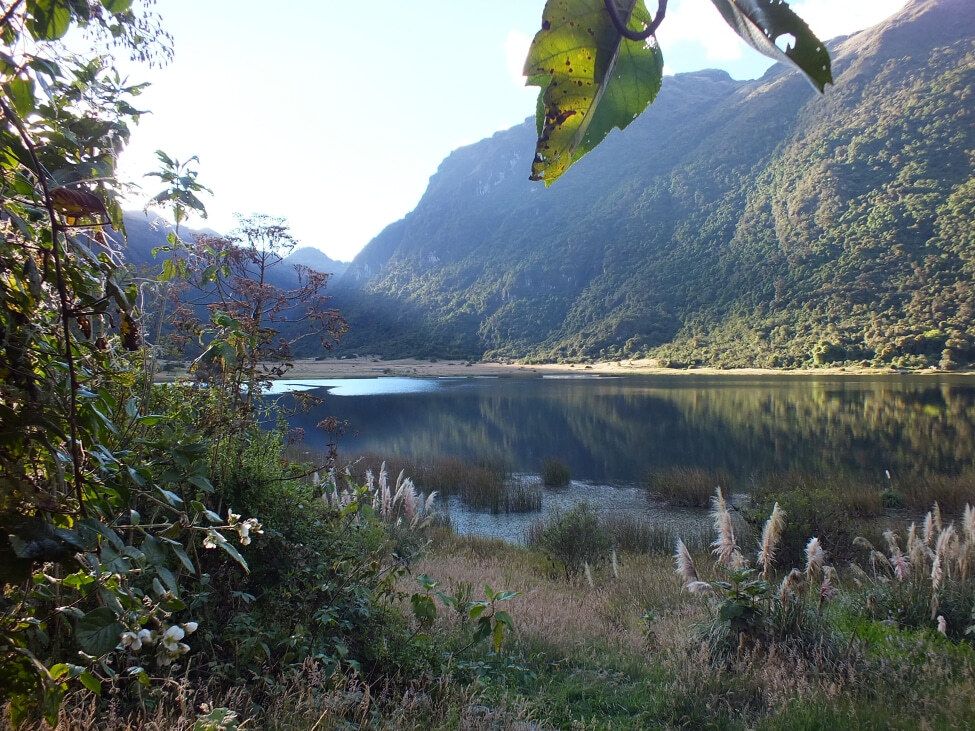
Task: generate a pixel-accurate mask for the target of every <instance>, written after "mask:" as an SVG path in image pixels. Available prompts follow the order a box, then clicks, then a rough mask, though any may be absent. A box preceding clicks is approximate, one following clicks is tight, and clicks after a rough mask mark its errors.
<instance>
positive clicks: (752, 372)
mask: <svg viewBox="0 0 975 731" xmlns="http://www.w3.org/2000/svg"><path fill="white" fill-rule="evenodd" d="M185 375H186V371H185V370H184V369H183V368H182V367H179V368H178V369H175V370H170V371H163V372H160V373H159V374H158V375H157V379H156V380H157V381H172V380H175V379H177V378H180V377H183V376H185ZM390 376H395V377H412V378H451V377H453V378H457V377H464V376H470V377H491V378H504V377H520V378H526V377H527V378H533V377H534V378H541V377H543V376H667V377H672V378H687V377H700V376H708V377H726V378H732V377H735V376H749V377H755V376H760V377H768V378H783V377H799V378H808V377H822V376H839V377H861V376H921V377H924V376H928V377H931V376H941V377H943V376H952V377H956V376H962V377H972V376H975V371H972V370H964V371H942V370H936V369H926V370H920V371H903V370H896V369H893V368H845V367H841V368H798V369H793V370H784V369H774V368H715V367H702V368H692V369H674V368H660V367H658V366H656V365H655V364H654V362H653V361H648V360H623V361H610V362H601V363H539V364H524V363H498V362H482V361H478V362H472V361H464V360H438V361H429V360H419V359H416V358H401V359H396V360H380V359H378V358H370V357H359V358H328V359H325V360H316V359H312V358H305V359H300V360H296V361H294V368H292V369H291V370H290V371H288V373H287V375H286V376H285V379H286V380H297V379H301V378H315V379H318V378H380V377H390Z"/></svg>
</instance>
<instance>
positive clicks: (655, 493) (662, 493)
mask: <svg viewBox="0 0 975 731" xmlns="http://www.w3.org/2000/svg"><path fill="white" fill-rule="evenodd" d="M730 482H731V478H730V476H729V475H728V473H726V472H723V471H720V470H709V469H705V468H703V467H674V468H671V469H667V470H661V471H659V472H654V473H653V474H651V475H650V477H648V478H647V492H648V494H649V495H650V496H651V497H652V498H654V499H655V500H661V501H663V502H665V503H667V504H668V505H674V506H679V507H687V508H707V507H709V506H710V505H711V496H712V495H714V491H715V489H717V488H718V487H723V488H724V489H725V490H727V489H729V486H730Z"/></svg>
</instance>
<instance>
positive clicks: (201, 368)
mask: <svg viewBox="0 0 975 731" xmlns="http://www.w3.org/2000/svg"><path fill="white" fill-rule="evenodd" d="M296 244H297V242H296V241H295V239H294V238H293V237H292V235H291V232H290V231H289V229H288V226H287V224H286V223H285V222H284V220H283V219H280V218H274V217H272V216H267V215H253V216H249V217H241V218H240V219H239V228H238V229H237V231H235V232H234V233H232V234H231V235H230V236H228V237H226V238H219V237H210V236H202V237H200V238H199V239H198V240H197V241H196V242H195V243H193V244H190V245H185V246H182V247H180V248H177V249H176V250H175V251H174V252H173V253H174V258H172V259H170V260H169V261H168V262H167V264H166V273H165V274H164V278H169V277H171V276H173V275H175V274H177V273H178V274H179V275H180V276H182V277H184V278H185V281H186V286H185V287H184V288H182V290H181V291H178V292H174V294H175V297H176V311H175V315H174V318H173V320H174V326H175V327H176V328H177V332H178V333H179V335H180V336H181V342H182V344H184V345H185V344H188V343H190V342H193V341H197V342H200V343H202V344H203V348H204V349H203V352H202V354H201V355H200V356H199V357H198V358H197V359H196V360H195V361H194V363H193V365H192V370H193V371H194V373H195V374H196V376H197V378H199V379H201V380H204V381H207V382H219V383H221V384H223V385H224V387H226V388H228V389H229V390H230V391H231V392H233V393H234V394H237V395H239V398H240V400H241V401H242V402H243V404H244V405H246V406H248V407H249V406H250V405H251V403H252V399H253V396H254V395H255V394H258V393H259V392H260V391H261V390H263V389H264V388H265V387H266V386H267V385H269V383H270V380H271V379H273V378H280V377H282V376H283V375H285V373H287V371H288V370H290V368H291V363H290V359H291V357H292V353H293V348H294V346H295V345H296V344H297V343H299V342H300V341H302V340H305V339H308V338H317V339H318V341H319V344H320V345H321V347H322V348H325V349H329V348H331V347H332V346H333V345H335V343H336V342H337V341H338V339H339V338H340V337H341V336H342V335H343V334H344V333H345V332H346V330H347V329H348V326H347V325H346V322H345V320H344V319H343V318H342V316H341V314H340V313H339V312H338V311H337V310H335V309H333V308H330V307H329V306H328V298H327V297H326V296H325V295H324V289H325V286H326V285H327V284H328V280H329V275H328V274H325V273H322V272H318V271H315V270H313V269H311V268H309V267H306V266H301V265H298V266H291V265H288V264H286V263H285V258H286V257H287V255H288V254H289V253H291V251H292V250H293V249H294V248H295V246H296ZM201 310H202V311H203V312H205V313H206V315H207V317H206V319H205V320H204V321H201V319H200V318H198V317H197V315H198V314H199V313H200V311H201ZM248 410H249V409H248Z"/></svg>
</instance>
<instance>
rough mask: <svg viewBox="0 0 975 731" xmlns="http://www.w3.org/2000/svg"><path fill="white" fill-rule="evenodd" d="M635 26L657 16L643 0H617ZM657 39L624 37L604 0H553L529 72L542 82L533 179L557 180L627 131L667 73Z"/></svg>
mask: <svg viewBox="0 0 975 731" xmlns="http://www.w3.org/2000/svg"><path fill="white" fill-rule="evenodd" d="M614 2H616V5H617V7H618V8H619V11H620V13H619V14H620V17H621V18H628V19H629V27H631V28H633V29H634V30H642V29H643V28H644V27H645V26H646V25H647V24H648V23H650V21H651V20H652V18H651V16H650V14H649V13H648V12H647V9H646V7H645V6H644V5H643V0H614ZM663 66H664V63H663V56H662V54H661V53H660V49H659V48H658V47H657V44H656V41H655V40H654V39H651V40H650V41H649V42H647V41H631V40H628V39H626V38H624V37H623V36H621V35H620V34H619V32H618V31H617V30H616V27H615V26H614V25H613V21H612V19H611V18H610V16H609V13H608V12H607V11H606V7H605V3H604V0H548V2H547V3H546V5H545V11H544V13H543V15H542V30H541V31H539V33H538V34H537V35H536V36H535V40H534V41H533V42H532V46H531V49H530V50H529V52H528V60H527V61H526V63H525V75H526V76H527V77H528V84H529V85H530V86H540V87H541V88H542V90H541V93H540V94H539V101H538V111H537V125H538V145H537V147H536V151H535V161H534V163H533V164H532V175H531V179H532V180H544V181H545V184H546V185H551V184H552V183H554V182H555V181H556V180H558V178H559V177H560V176H561V175H562V174H563V173H565V171H566V170H568V169H569V167H570V166H571V165H572V164H573V163H574V162H576V160H578V159H579V158H581V157H582V156H583V155H585V154H586V153H587V152H589V151H590V150H592V149H593V148H594V147H596V145H598V144H599V143H600V142H602V140H603V139H604V138H605V137H606V135H608V134H609V133H610V131H611V130H613V129H614V128H619V129H624V128H625V127H626V126H627V125H629V124H630V122H632V121H633V120H634V119H635V118H636V117H637V116H638V115H639V114H640V113H641V112H643V111H644V110H645V109H646V108H647V106H648V105H649V104H650V102H652V101H653V99H654V97H656V95H657V92H658V91H659V90H660V82H661V79H662V76H663Z"/></svg>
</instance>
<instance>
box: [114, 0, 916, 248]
mask: <svg viewBox="0 0 975 731" xmlns="http://www.w3.org/2000/svg"><path fill="white" fill-rule="evenodd" d="M904 2H905V0H802V1H801V2H799V1H797V2H794V3H793V7H795V8H796V9H797V10H798V11H799V12H800V13H801V14H802V15H803V16H804V17H805V18H806V19H807V20H808V21H809V22H810V25H812V27H813V30H814V31H816V32H817V33H819V34H820V35H821V37H833V36H835V35H839V34H842V33H849V32H852V31H854V30H857V29H859V28H863V27H866V26H868V25H871V24H873V23H875V22H878V21H879V20H881V19H883V18H884V17H886V16H888V15H889V14H891V13H893V12H894V11H896V10H897V9H898V8H900V7H901V6H903V4H904ZM653 3H654V0H650V4H651V5H652V4H653ZM543 5H544V1H543V0H373V1H372V2H370V3H368V4H366V3H361V2H352V1H351V0H277V1H276V2H272V3H268V2H267V1H266V0H261V1H260V2H258V0H158V3H157V5H156V8H157V10H158V11H159V13H160V14H161V15H162V16H163V18H164V23H165V26H166V27H167V29H168V30H169V31H170V32H171V33H172V35H173V36H174V37H175V50H176V58H175V60H174V62H173V63H172V64H171V65H169V66H168V67H166V68H164V69H162V70H159V71H150V72H147V73H140V75H139V76H138V78H139V79H143V78H145V79H148V80H150V81H152V83H153V86H152V88H151V89H149V90H148V91H147V92H146V93H145V94H144V96H143V97H142V98H141V99H140V100H139V102H140V104H139V105H140V106H142V107H144V108H148V109H151V110H152V112H153V113H152V114H151V115H149V116H147V117H145V118H144V119H143V122H142V123H141V124H140V125H139V127H138V128H137V129H136V131H135V133H134V135H133V139H132V144H131V145H130V148H129V150H128V151H127V152H126V153H125V155H124V157H123V159H122V172H123V175H125V176H126V177H128V178H129V179H137V178H138V177H139V176H140V175H141V173H142V172H145V171H147V170H149V169H152V167H153V163H154V158H153V151H154V150H155V149H157V148H162V149H165V150H167V151H168V152H169V153H170V154H171V155H176V156H178V157H181V158H182V157H188V156H189V155H193V154H196V155H199V156H200V161H201V165H200V179H201V180H202V181H203V182H205V183H206V184H207V185H209V186H210V187H211V188H213V190H214V193H215V195H214V197H213V198H209V199H208V200H207V203H208V208H209V210H210V220H209V222H208V225H209V226H211V227H212V228H215V229H217V230H229V229H230V228H231V227H232V226H233V214H234V212H244V213H250V212H262V213H270V214H274V215H281V216H285V217H286V218H287V219H288V220H289V221H290V223H291V225H292V228H293V231H294V232H295V234H296V235H297V236H298V238H299V239H300V240H301V242H302V243H303V244H305V245H310V246H317V247H318V248H320V249H322V250H323V251H325V252H326V253H327V254H329V255H330V256H332V257H334V258H339V259H345V260H348V259H351V258H352V257H353V256H354V255H355V254H356V253H357V252H358V251H359V250H360V249H361V248H362V247H363V246H364V245H365V244H366V243H368V242H369V240H370V239H371V238H372V237H373V236H374V235H375V234H377V233H378V232H379V231H381V230H382V229H383V228H384V227H385V226H386V225H388V224H389V223H392V222H393V221H395V220H397V219H398V218H401V217H402V216H403V215H404V214H406V213H407V212H408V211H410V210H411V209H412V208H413V207H414V206H415V205H416V203H417V201H418V200H419V198H420V196H421V195H422V194H423V191H424V189H425V188H426V184H427V181H428V179H429V177H430V176H431V175H432V174H433V173H434V171H435V170H436V169H437V166H438V165H439V163H440V161H441V160H442V159H443V158H444V157H445V156H446V155H447V154H449V153H450V151H451V150H453V149H455V148H457V147H459V146H461V145H465V144H470V143H472V142H476V141H477V140H480V139H482V138H484V137H488V136H490V135H491V134H493V133H494V132H496V131H498V130H500V129H505V128H507V127H510V126H512V125H515V124H517V123H519V122H520V121H522V120H523V119H524V118H525V117H527V116H529V115H531V114H533V113H534V104H535V94H536V92H535V90H534V89H526V88H524V87H523V82H522V80H521V79H520V78H519V77H518V73H519V71H520V67H521V63H522V60H523V57H524V54H525V51H526V50H527V46H528V43H529V41H530V39H531V37H532V35H533V34H534V32H535V31H536V29H537V28H538V26H539V24H540V20H541V13H542V7H543ZM268 8H273V10H272V11H270V12H269V11H268ZM658 37H659V39H660V44H661V47H662V49H663V53H664V59H665V62H666V68H667V72H668V73H675V72H682V71H692V70H697V69H701V68H714V67H717V68H724V69H727V70H728V71H729V72H730V73H731V74H732V75H733V76H735V77H737V78H752V77H754V76H757V75H759V74H761V73H762V72H763V71H764V70H765V69H766V68H767V67H768V65H769V62H768V61H766V60H765V59H764V58H762V57H761V56H759V55H758V54H756V53H754V52H753V51H751V50H750V49H748V48H747V47H745V46H744V45H743V44H742V43H741V42H740V41H738V40H737V39H736V38H735V36H734V34H733V33H732V32H731V31H730V30H729V29H728V28H727V27H726V26H725V25H724V24H723V21H722V20H721V18H720V16H719V15H718V13H717V11H716V10H715V8H714V7H713V5H712V4H711V3H710V2H709V0H671V2H670V10H669V13H668V18H667V20H666V21H665V22H664V24H663V26H662V28H661V30H660V32H659V34H658ZM135 78H136V77H133V79H135ZM665 83H666V82H665ZM525 175H526V177H527V175H528V171H527V170H526V171H525ZM144 185H145V187H146V193H152V192H153V190H154V188H153V182H152V180H147V181H145V183H144Z"/></svg>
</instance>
